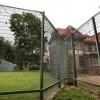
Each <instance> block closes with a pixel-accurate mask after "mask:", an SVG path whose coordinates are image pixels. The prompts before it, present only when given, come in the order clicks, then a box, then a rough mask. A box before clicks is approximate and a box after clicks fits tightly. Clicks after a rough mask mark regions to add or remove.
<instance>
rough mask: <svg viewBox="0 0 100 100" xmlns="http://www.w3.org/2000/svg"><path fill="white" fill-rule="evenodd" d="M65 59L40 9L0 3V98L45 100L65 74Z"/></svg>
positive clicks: (62, 44) (61, 41)
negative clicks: (28, 8)
mask: <svg viewBox="0 0 100 100" xmlns="http://www.w3.org/2000/svg"><path fill="white" fill-rule="evenodd" d="M66 58H67V52H66V45H65V41H64V38H63V37H62V36H60V34H59V33H58V31H57V30H56V29H55V28H54V26H53V25H52V23H51V22H50V21H49V19H48V18H47V17H46V16H45V14H44V12H39V11H33V10H27V9H22V8H15V7H9V6H4V5H0V59H1V60H0V100H18V99H19V100H32V99H34V100H37V99H41V100H42V99H43V98H44V99H47V97H48V96H49V95H50V94H51V93H53V92H54V91H55V90H57V89H58V87H59V88H60V87H61V86H62V84H61V83H64V82H65V79H66V78H67V76H68V74H67V70H68V68H67V66H68V65H67V64H66V62H67V61H66ZM67 59H68V58H67ZM11 64H12V65H13V66H12V65H11ZM9 65H11V66H9ZM33 92H34V93H33ZM24 93H26V94H24ZM11 94H13V95H11Z"/></svg>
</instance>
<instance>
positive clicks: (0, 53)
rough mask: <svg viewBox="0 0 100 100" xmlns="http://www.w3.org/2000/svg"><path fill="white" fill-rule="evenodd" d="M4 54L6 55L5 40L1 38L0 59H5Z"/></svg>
mask: <svg viewBox="0 0 100 100" xmlns="http://www.w3.org/2000/svg"><path fill="white" fill-rule="evenodd" d="M4 54H5V43H4V38H3V37H0V59H4Z"/></svg>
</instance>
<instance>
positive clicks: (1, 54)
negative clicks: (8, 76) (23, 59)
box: [0, 37, 15, 63]
mask: <svg viewBox="0 0 100 100" xmlns="http://www.w3.org/2000/svg"><path fill="white" fill-rule="evenodd" d="M0 59H4V60H6V61H9V62H12V63H14V61H15V54H14V50H13V46H12V45H11V43H10V42H9V41H8V40H4V38H3V37H0Z"/></svg>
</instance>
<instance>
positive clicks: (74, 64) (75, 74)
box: [71, 33, 77, 86]
mask: <svg viewBox="0 0 100 100" xmlns="http://www.w3.org/2000/svg"><path fill="white" fill-rule="evenodd" d="M71 39H72V55H73V66H74V79H77V73H76V61H75V48H74V36H73V33H71ZM74 84H75V86H77V80H75V81H74Z"/></svg>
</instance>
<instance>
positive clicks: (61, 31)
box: [57, 25, 84, 37]
mask: <svg viewBox="0 0 100 100" xmlns="http://www.w3.org/2000/svg"><path fill="white" fill-rule="evenodd" d="M57 31H58V32H59V34H60V35H68V34H71V33H73V34H74V36H78V37H84V35H82V33H80V32H79V31H77V30H76V29H75V28H74V27H73V26H71V25H69V26H68V27H67V28H65V29H63V28H57ZM74 31H75V32H74Z"/></svg>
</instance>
